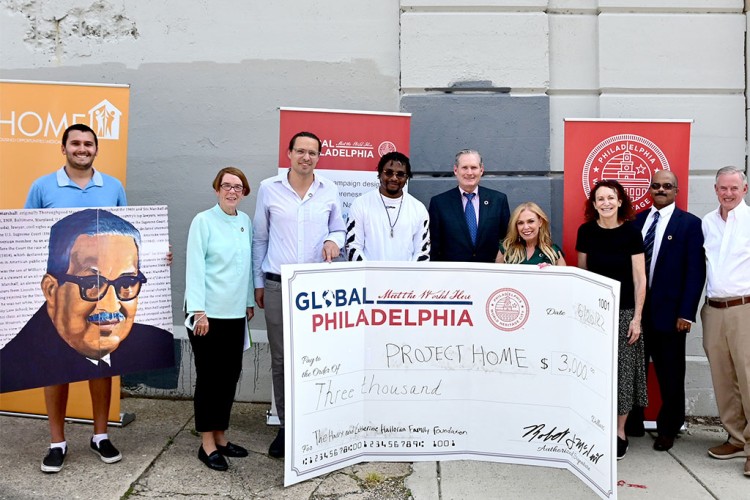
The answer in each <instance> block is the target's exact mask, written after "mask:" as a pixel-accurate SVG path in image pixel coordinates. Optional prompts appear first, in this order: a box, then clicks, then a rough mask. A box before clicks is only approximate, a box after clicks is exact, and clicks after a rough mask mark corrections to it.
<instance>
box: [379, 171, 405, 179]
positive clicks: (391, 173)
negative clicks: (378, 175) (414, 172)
mask: <svg viewBox="0 0 750 500" xmlns="http://www.w3.org/2000/svg"><path fill="white" fill-rule="evenodd" d="M383 175H384V176H385V177H386V179H387V178H388V177H393V176H394V175H395V176H396V179H406V172H396V171H395V170H391V169H387V170H383Z"/></svg>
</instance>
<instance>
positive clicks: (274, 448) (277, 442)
mask: <svg viewBox="0 0 750 500" xmlns="http://www.w3.org/2000/svg"><path fill="white" fill-rule="evenodd" d="M268 454H269V455H271V456H272V457H274V458H282V457H283V456H284V428H283V427H282V428H281V429H279V433H278V434H276V439H274V440H273V443H271V446H269V447H268Z"/></svg>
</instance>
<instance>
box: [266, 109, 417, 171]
mask: <svg viewBox="0 0 750 500" xmlns="http://www.w3.org/2000/svg"><path fill="white" fill-rule="evenodd" d="M280 111H281V116H280V122H281V125H280V131H279V168H289V156H288V155H287V152H288V148H289V139H291V138H292V136H293V135H294V134H296V133H297V132H300V131H303V130H304V131H307V132H312V133H314V134H315V135H317V136H318V137H319V138H320V140H321V141H322V142H323V147H322V149H321V152H320V162H319V163H318V166H317V168H318V169H320V170H350V171H351V170H354V171H370V172H374V171H375V170H376V168H377V165H378V160H380V157H381V156H383V155H384V154H386V153H390V152H391V151H399V152H401V153H404V154H405V155H406V156H409V127H410V123H411V114H409V113H380V112H368V111H342V110H329V109H306V108H280Z"/></svg>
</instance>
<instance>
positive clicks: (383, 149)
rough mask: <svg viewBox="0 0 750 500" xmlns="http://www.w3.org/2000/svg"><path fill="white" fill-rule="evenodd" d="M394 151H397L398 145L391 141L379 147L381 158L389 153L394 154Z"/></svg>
mask: <svg viewBox="0 0 750 500" xmlns="http://www.w3.org/2000/svg"><path fill="white" fill-rule="evenodd" d="M394 151H396V145H395V144H393V143H392V142H391V141H383V142H381V143H380V146H378V154H379V155H380V156H381V157H382V156H383V155H386V154H388V153H393V152H394Z"/></svg>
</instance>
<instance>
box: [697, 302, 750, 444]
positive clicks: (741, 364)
mask: <svg viewBox="0 0 750 500" xmlns="http://www.w3.org/2000/svg"><path fill="white" fill-rule="evenodd" d="M701 320H702V321H703V349H704V350H705V351H706V356H708V362H709V364H710V365H711V379H712V381H713V384H714V393H715V395H716V405H717V406H718V407H719V417H721V422H722V424H723V425H724V429H726V431H727V432H728V433H729V442H730V443H732V444H733V445H735V446H742V447H744V448H745V453H746V454H748V455H749V456H750V304H745V305H741V306H734V307H727V308H725V309H719V308H716V307H711V306H709V305H708V304H704V305H703V308H702V309H701Z"/></svg>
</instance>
